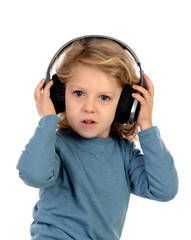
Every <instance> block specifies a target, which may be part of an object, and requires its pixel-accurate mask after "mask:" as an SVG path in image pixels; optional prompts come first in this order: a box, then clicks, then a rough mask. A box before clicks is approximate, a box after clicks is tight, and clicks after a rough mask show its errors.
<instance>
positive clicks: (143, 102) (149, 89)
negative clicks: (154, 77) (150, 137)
mask: <svg viewBox="0 0 191 240" xmlns="http://www.w3.org/2000/svg"><path fill="white" fill-rule="evenodd" d="M143 77H144V79H145V82H146V89H145V88H143V87H141V86H139V85H133V86H132V87H133V89H135V90H137V91H139V92H140V93H142V95H143V96H141V95H139V94H137V93H133V94H132V96H133V97H134V98H135V99H137V100H138V101H139V102H140V111H139V115H138V118H137V123H138V125H139V126H140V128H141V130H145V129H147V128H150V127H152V126H153V123H152V110H153V98H154V86H153V84H152V82H151V80H150V79H149V77H148V76H147V75H146V74H144V76H143Z"/></svg>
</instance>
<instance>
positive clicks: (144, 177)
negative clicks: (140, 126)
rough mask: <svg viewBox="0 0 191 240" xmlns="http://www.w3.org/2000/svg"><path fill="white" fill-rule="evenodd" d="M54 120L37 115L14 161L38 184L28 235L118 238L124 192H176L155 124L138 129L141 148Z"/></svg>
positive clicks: (155, 195) (48, 239)
mask: <svg viewBox="0 0 191 240" xmlns="http://www.w3.org/2000/svg"><path fill="white" fill-rule="evenodd" d="M58 120H59V118H58V117H57V116H55V115H48V116H45V117H43V118H41V120H40V121H39V124H38V127H37V128H36V131H35V133H34V135H33V137H32V138H31V139H30V141H29V143H28V144H27V145H26V147H25V150H24V151H23V153H22V155H21V157H20V159H19V162H18V165H17V168H18V170H19V175H20V177H21V178H22V179H23V181H24V182H25V183H26V184H27V185H29V186H33V187H36V188H40V194H39V196H40V199H39V201H38V202H37V203H36V205H35V207H34V210H33V218H34V221H33V223H32V225H31V236H32V240H72V239H73V240H74V239H75V240H89V239H91V240H119V239H120V236H121V233H122V229H123V225H124V221H125V217H126V212H127V208H128V203H129V197H130V193H134V194H136V195H139V196H141V197H145V198H149V199H153V200H158V201H168V200H171V199H172V198H174V196H175V195H176V193H177V189H178V177H177V172H176V169H175V167H174V162H173V158H172V156H171V154H170V153H169V151H168V150H167V148H166V147H165V145H164V143H163V141H162V140H161V137H160V133H159V130H158V128H157V127H152V128H149V129H147V130H144V131H141V132H139V139H140V144H141V148H142V152H143V154H142V153H141V152H140V150H138V149H136V148H135V145H134V143H133V142H130V141H128V140H125V139H122V138H120V137H118V136H115V135H111V136H109V137H108V138H98V137H95V138H91V139H86V138H84V137H81V136H80V135H78V134H77V133H75V132H72V131H69V130H68V131H60V130H59V131H56V127H57V123H58Z"/></svg>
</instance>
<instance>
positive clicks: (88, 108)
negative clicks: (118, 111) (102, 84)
mask: <svg viewBox="0 0 191 240" xmlns="http://www.w3.org/2000/svg"><path fill="white" fill-rule="evenodd" d="M83 110H84V112H87V113H94V112H95V111H96V103H95V101H94V100H93V99H86V101H85V103H84V108H83Z"/></svg>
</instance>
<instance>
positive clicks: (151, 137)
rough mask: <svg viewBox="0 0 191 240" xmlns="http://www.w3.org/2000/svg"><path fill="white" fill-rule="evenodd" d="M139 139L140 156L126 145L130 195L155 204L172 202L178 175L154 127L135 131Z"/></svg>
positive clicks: (176, 188) (133, 148) (135, 150)
mask: <svg viewBox="0 0 191 240" xmlns="http://www.w3.org/2000/svg"><path fill="white" fill-rule="evenodd" d="M139 139H140V144H141V148H142V151H143V154H141V153H140V151H139V150H138V149H135V146H132V145H133V143H131V144H132V145H131V144H130V145H131V147H130V156H129V168H128V175H129V180H130V184H131V190H132V192H133V193H135V194H137V195H139V196H141V197H145V198H149V199H153V200H158V201H169V200H171V199H173V198H174V197H175V195H176V193H177V191H178V176H177V172H176V169H175V166H174V161H173V158H172V156H171V154H170V152H169V151H168V150H167V148H166V146H165V144H164V142H163V141H162V139H161V137H160V133H159V130H158V128H157V127H152V128H149V129H147V130H144V131H142V132H139Z"/></svg>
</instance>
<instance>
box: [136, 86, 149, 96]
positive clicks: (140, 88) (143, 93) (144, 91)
mask: <svg viewBox="0 0 191 240" xmlns="http://www.w3.org/2000/svg"><path fill="white" fill-rule="evenodd" d="M132 88H133V89H135V90H137V91H138V92H140V93H142V95H143V96H146V95H147V94H148V91H147V89H145V88H144V87H141V86H139V85H133V86H132Z"/></svg>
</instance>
